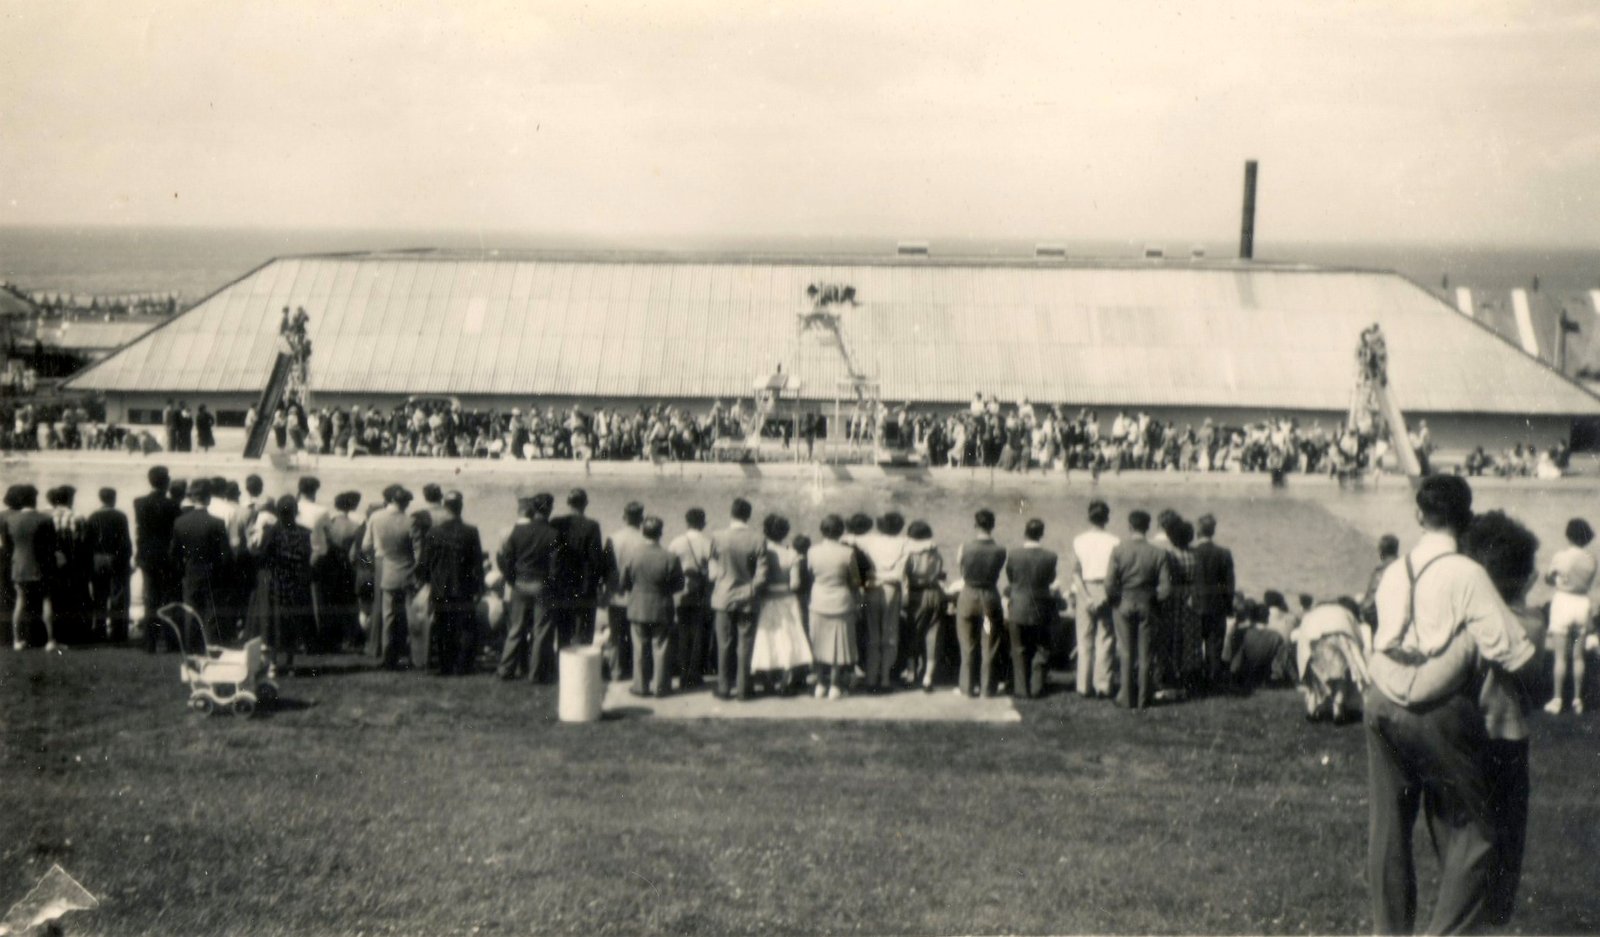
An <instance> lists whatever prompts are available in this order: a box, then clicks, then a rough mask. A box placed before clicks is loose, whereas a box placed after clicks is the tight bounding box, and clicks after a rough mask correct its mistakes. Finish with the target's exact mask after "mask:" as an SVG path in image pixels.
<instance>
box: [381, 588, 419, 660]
mask: <svg viewBox="0 0 1600 937" xmlns="http://www.w3.org/2000/svg"><path fill="white" fill-rule="evenodd" d="M409 598H410V596H409V595H407V593H406V590H405V589H404V588H400V589H379V590H378V606H379V610H378V614H379V618H380V620H381V624H380V625H379V627H381V628H382V629H383V641H382V649H383V666H385V667H388V668H390V669H395V668H398V667H400V666H402V662H409V661H410V659H411V623H410V620H409V619H410V617H411V614H410V612H409V611H408V609H407V604H408V602H407V600H408V599H409Z"/></svg>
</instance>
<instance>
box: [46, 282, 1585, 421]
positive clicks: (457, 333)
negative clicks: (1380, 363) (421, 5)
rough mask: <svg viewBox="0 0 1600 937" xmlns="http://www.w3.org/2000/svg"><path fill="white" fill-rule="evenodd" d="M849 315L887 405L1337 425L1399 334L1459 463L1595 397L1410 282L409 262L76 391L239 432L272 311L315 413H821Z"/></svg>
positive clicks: (267, 352)
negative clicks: (1369, 345)
mask: <svg viewBox="0 0 1600 937" xmlns="http://www.w3.org/2000/svg"><path fill="white" fill-rule="evenodd" d="M818 284H828V285H834V286H837V287H844V288H848V289H849V290H850V291H851V294H852V297H853V303H841V304H839V305H837V306H835V307H834V310H835V311H837V312H838V313H839V315H840V322H841V324H842V328H843V330H844V333H845V339H846V343H847V345H848V347H849V350H850V353H851V355H852V357H853V359H854V360H855V361H856V362H857V364H858V369H859V370H860V371H863V372H866V373H867V374H869V375H870V376H871V377H872V378H874V379H875V380H876V381H877V382H878V384H879V386H880V388H881V394H882V397H883V399H885V400H888V401H892V402H899V401H902V400H904V401H910V402H911V403H912V404H913V405H916V406H922V407H933V408H957V407H961V406H965V405H966V404H967V403H968V402H969V401H970V400H971V399H972V396H973V394H974V393H975V392H981V393H984V394H994V395H997V396H998V397H999V398H1000V399H1001V400H1002V401H1006V402H1014V401H1018V400H1021V399H1024V398H1026V399H1028V400H1030V401H1032V402H1034V403H1059V404H1064V405H1067V406H1069V407H1071V408H1072V409H1073V410H1076V409H1077V408H1079V407H1090V408H1093V409H1097V410H1099V411H1101V413H1102V416H1103V417H1106V418H1109V416H1110V413H1111V412H1112V411H1116V410H1119V409H1128V410H1135V409H1144V410H1149V411H1151V412H1152V413H1154V414H1155V415H1157V416H1158V417H1163V418H1170V419H1173V420H1175V421H1176V422H1178V424H1179V425H1180V426H1181V425H1182V424H1183V423H1187V422H1192V423H1195V424H1198V423H1199V422H1200V420H1202V419H1203V418H1205V417H1211V418H1212V419H1214V420H1217V421H1219V422H1222V423H1224V424H1234V425H1238V424H1242V423H1245V422H1248V421H1252V420H1255V419H1258V418H1261V417H1264V416H1269V415H1275V414H1287V415H1294V416H1297V417H1299V418H1301V419H1303V420H1306V421H1311V420H1322V421H1324V422H1325V423H1328V424H1332V423H1334V422H1337V421H1338V420H1340V419H1342V418H1343V414H1344V413H1345V411H1346V410H1347V409H1348V407H1349V405H1350V400H1351V395H1352V389H1353V383H1354V376H1355V349H1356V346H1357V343H1358V337H1359V335H1360V333H1361V330H1362V329H1363V328H1365V327H1366V326H1368V325H1370V324H1372V323H1373V322H1377V323H1379V324H1381V325H1382V327H1383V330H1384V333H1385V336H1386V337H1387V340H1388V349H1389V360H1390V366H1389V368H1390V377H1391V383H1392V386H1393V391H1394V393H1395V395H1396V396H1397V398H1398V401H1399V403H1400V405H1401V407H1402V408H1404V410H1405V411H1406V413H1407V414H1408V415H1414V416H1416V417H1418V418H1421V419H1426V420H1428V421H1429V424H1430V427H1431V430H1432V432H1433V435H1434V438H1435V439H1436V440H1437V441H1439V442H1440V443H1441V444H1442V445H1444V446H1445V447H1451V446H1468V445H1476V444H1482V445H1485V446H1490V447H1496V448H1498V447H1502V446H1509V445H1511V444H1512V443H1513V442H1525V441H1530V440H1531V441H1535V442H1537V443H1538V444H1540V445H1541V446H1543V445H1548V444H1549V443H1550V442H1551V441H1553V440H1554V439H1557V438H1561V439H1566V438H1568V437H1569V436H1570V435H1571V434H1572V431H1573V426H1574V424H1575V423H1577V422H1581V421H1592V420H1595V419H1596V418H1600V398H1597V397H1596V396H1595V395H1593V394H1592V393H1590V392H1589V391H1588V390H1586V389H1585V388H1584V387H1583V386H1582V385H1580V384H1578V383H1576V382H1574V381H1571V380H1569V379H1567V378H1565V377H1564V376H1562V375H1561V374H1560V373H1558V372H1556V371H1555V370H1553V369H1552V368H1550V367H1549V366H1548V365H1546V364H1545V363H1544V362H1542V361H1541V360H1540V359H1539V358H1538V357H1537V356H1534V355H1530V354H1528V353H1526V352H1525V351H1523V350H1522V349H1521V348H1519V347H1517V345H1515V344H1514V343H1512V342H1510V341H1508V340H1507V339H1505V338H1504V337H1502V336H1501V335H1499V334H1497V333H1496V332H1495V331H1494V330H1493V329H1491V328H1489V327H1487V326H1486V325H1485V324H1483V323H1481V322H1478V321H1475V320H1474V319H1472V318H1469V317H1467V316H1463V315H1461V314H1460V313H1459V312H1457V311H1456V310H1455V309H1454V308H1452V306H1450V305H1449V304H1448V303H1446V302H1443V301H1441V300H1440V299H1439V298H1438V297H1437V296H1435V295H1433V294H1431V293H1429V292H1428V291H1427V290H1425V289H1423V288H1421V287H1419V286H1417V285H1416V284H1414V283H1412V282H1410V281H1408V280H1406V279H1404V278H1403V277H1400V276H1398V275H1396V274H1393V273H1389V272H1384V271H1375V270H1365V269H1349V268H1325V267H1312V266H1305V265H1288V264H1273V263H1263V262H1240V261H1207V260H1203V259H1202V260H1182V261H1176V260H1163V259H1156V260H1147V261H1141V260H1130V261H1088V260H1075V259H1063V258H1059V257H1037V258H1034V257H1024V258H1017V259H1005V258H996V257H983V258H970V259H964V258H943V257H936V256H935V257H930V256H917V257H903V256H887V257H848V258H841V257H807V258H799V257H764V256H763V257H755V256H728V255H715V256H712V255H671V254H611V253H606V254H593V253H589V254H579V253H570V254H569V253H551V252H541V253H507V252H496V251H485V252H471V253H463V252H445V251H415V252H386V253H370V254H350V255H318V256H298V257H283V258H279V259H276V260H273V261H271V262H269V263H266V264H264V265H263V266H261V267H259V268H257V269H255V270H253V271H251V272H250V273H248V274H246V275H245V276H243V277H241V278H239V279H238V280H236V281H234V282H233V283H230V284H228V285H227V286H225V287H223V288H222V289H220V290H218V291H217V292H216V293H214V294H212V295H211V296H209V297H208V298H206V299H205V300H204V301H202V302H201V303H199V304H198V305H196V306H195V307H193V308H192V309H190V310H188V311H187V312H185V313H183V314H181V315H178V316H175V317H173V318H172V319H171V320H170V321H167V322H165V323H164V324H162V325H160V326H159V327H157V328H155V329H153V330H152V331H150V332H148V333H147V334H145V335H143V336H141V337H140V338H139V339H137V340H136V341H133V342H131V343H130V344H128V345H126V346H125V347H123V348H121V349H119V350H118V351H116V352H115V353H113V354H111V355H110V356H108V357H107V358H106V359H105V360H103V361H100V362H99V363H97V364H95V365H93V366H91V367H89V368H87V369H85V370H84V371H82V372H80V373H79V374H77V375H75V376H74V377H73V378H72V379H71V380H70V381H69V382H68V384H67V387H68V389H71V390H78V391H85V392H96V393H100V394H103V395H104V396H105V397H106V401H107V404H108V409H109V412H110V414H111V415H112V417H113V418H116V419H121V420H125V421H128V422H131V423H143V422H151V421H154V420H156V419H158V417H159V410H160V408H161V406H162V404H163V403H164V402H165V401H166V400H167V399H168V398H182V399H185V400H187V401H188V402H189V403H190V404H191V405H195V404H198V403H201V402H204V403H207V404H208V405H210V407H211V408H212V409H213V410H214V411H217V412H219V414H221V416H222V420H223V422H224V423H228V422H234V421H235V419H237V418H240V417H242V415H243V412H244V411H245V410H246V409H247V408H248V407H249V406H250V405H251V404H252V403H253V402H254V401H255V400H256V398H257V396H258V395H259V394H260V392H261V389H262V387H263V385H264V384H265V383H266V382H267V381H268V378H269V375H270V374H271V371H272V367H273V364H274V361H275V358H276V355H277V352H278V348H279V335H278V331H279V322H280V312H281V310H282V309H283V308H284V307H285V306H288V307H296V308H297V307H302V306H303V307H304V308H305V309H306V310H307V312H308V313H309V314H310V317H311V321H310V336H311V340H312V346H313V354H312V359H311V375H310V385H311V390H312V393H313V394H314V398H313V399H314V401H315V402H316V403H319V404H328V405H347V404H353V403H361V404H369V403H374V404H378V405H380V406H382V405H386V404H393V403H398V402H400V401H402V400H404V399H405V398H407V397H408V396H412V395H449V396H453V397H457V398H459V399H460V400H461V401H462V403H463V404H464V405H465V406H468V407H484V408H487V407H501V408H504V409H509V408H511V407H513V406H517V407H526V406H528V405H529V403H530V402H535V401H536V402H537V403H538V405H539V406H541V407H543V406H546V405H554V406H562V405H565V404H567V403H569V402H579V403H582V404H587V405H591V406H594V405H602V404H604V405H629V404H634V403H638V402H655V401H665V402H672V403H681V404H687V405H690V406H701V405H707V406H708V405H709V404H710V402H711V401H713V400H717V399H721V400H731V399H734V398H738V397H747V396H749V395H750V393H751V387H752V384H753V382H754V381H755V380H757V379H758V378H760V377H761V376H762V375H767V374H770V373H772V372H773V371H774V369H775V368H777V367H778V366H780V365H781V366H782V368H783V371H784V372H785V373H786V374H788V375H789V376H790V380H791V381H792V382H798V388H797V393H798V398H799V400H800V401H801V402H802V406H811V407H815V408H816V409H818V410H819V411H821V412H823V413H824V414H826V413H828V412H831V406H832V402H833V401H834V400H835V398H836V397H837V396H838V395H839V394H840V390H839V388H840V387H841V382H842V381H846V380H847V378H848V376H849V373H848V369H847V367H846V365H845V363H844V358H843V356H842V355H841V354H840V352H839V349H838V348H837V347H836V346H835V345H834V344H832V343H829V342H826V341H822V340H820V339H819V336H818V335H817V334H816V333H814V332H810V331H805V330H802V328H801V319H802V317H803V315H804V314H805V313H807V312H808V311H810V310H811V309H812V308H813V303H812V300H811V298H810V297H809V296H808V293H807V289H808V287H810V286H813V285H818Z"/></svg>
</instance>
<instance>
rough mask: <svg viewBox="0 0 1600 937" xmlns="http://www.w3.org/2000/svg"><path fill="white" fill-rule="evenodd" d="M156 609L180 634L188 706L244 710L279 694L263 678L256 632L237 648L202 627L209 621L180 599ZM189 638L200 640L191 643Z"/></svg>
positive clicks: (202, 709)
mask: <svg viewBox="0 0 1600 937" xmlns="http://www.w3.org/2000/svg"><path fill="white" fill-rule="evenodd" d="M156 615H157V617H159V618H160V619H161V620H162V621H163V622H165V623H166V625H167V627H169V628H171V629H172V630H173V631H175V632H177V634H178V646H179V648H180V649H181V650H182V652H183V664H182V665H181V666H180V667H179V668H178V675H179V677H180V678H181V679H182V680H183V682H184V683H185V684H187V685H188V687H189V708H191V709H193V710H194V711H195V712H199V713H204V714H206V715H208V716H209V715H211V714H212V713H214V712H217V711H218V710H221V709H227V710H229V711H231V712H233V713H234V714H235V715H239V716H248V715H251V714H252V713H254V712H255V711H256V706H257V704H259V703H272V702H273V701H275V700H276V699H277V698H278V685H277V684H276V683H274V682H273V681H272V680H269V679H267V659H266V655H265V654H264V653H263V649H262V644H261V639H260V638H251V639H250V640H248V641H246V642H245V643H244V646H243V647H239V648H226V647H222V646H221V644H220V642H219V641H216V640H214V639H213V638H212V636H211V635H208V634H207V633H206V629H207V627H208V625H207V623H206V621H205V619H204V618H203V617H202V616H201V615H200V613H199V612H196V611H195V610H194V609H193V608H191V607H189V606H188V605H185V604H183V603H182V602H174V603H172V604H171V605H165V606H162V607H161V608H160V609H157V610H156ZM180 622H181V624H180ZM190 642H198V645H199V646H198V647H190Z"/></svg>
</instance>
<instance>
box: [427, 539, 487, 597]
mask: <svg viewBox="0 0 1600 937" xmlns="http://www.w3.org/2000/svg"><path fill="white" fill-rule="evenodd" d="M417 565H418V567H419V568H420V569H421V570H422V580H423V581H424V582H426V583H427V584H428V586H429V588H430V589H431V590H432V592H433V601H434V603H435V604H449V605H459V604H470V603H472V602H474V601H476V600H477V598H478V596H479V595H480V594H481V593H482V592H483V542H482V540H480V539H479V537H478V528H476V527H474V526H472V525H471V524H467V523H464V522H462V520H461V519H460V518H458V517H452V518H450V519H449V520H446V521H442V522H439V523H435V524H434V525H433V526H432V527H431V528H429V530H428V536H427V537H426V538H425V539H424V540H423V541H422V559H421V560H420V561H419V562H418V564H417Z"/></svg>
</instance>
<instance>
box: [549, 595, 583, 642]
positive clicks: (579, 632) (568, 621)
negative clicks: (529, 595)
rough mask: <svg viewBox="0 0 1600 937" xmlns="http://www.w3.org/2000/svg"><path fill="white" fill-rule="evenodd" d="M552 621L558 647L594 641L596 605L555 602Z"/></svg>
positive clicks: (551, 612) (552, 608)
mask: <svg viewBox="0 0 1600 937" xmlns="http://www.w3.org/2000/svg"><path fill="white" fill-rule="evenodd" d="M550 621H551V624H552V626H553V627H554V628H555V631H556V647H566V646H567V645H569V644H593V643H594V606H593V605H574V604H572V603H571V602H570V601H567V602H560V601H558V602H554V603H552V604H551V607H550Z"/></svg>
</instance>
